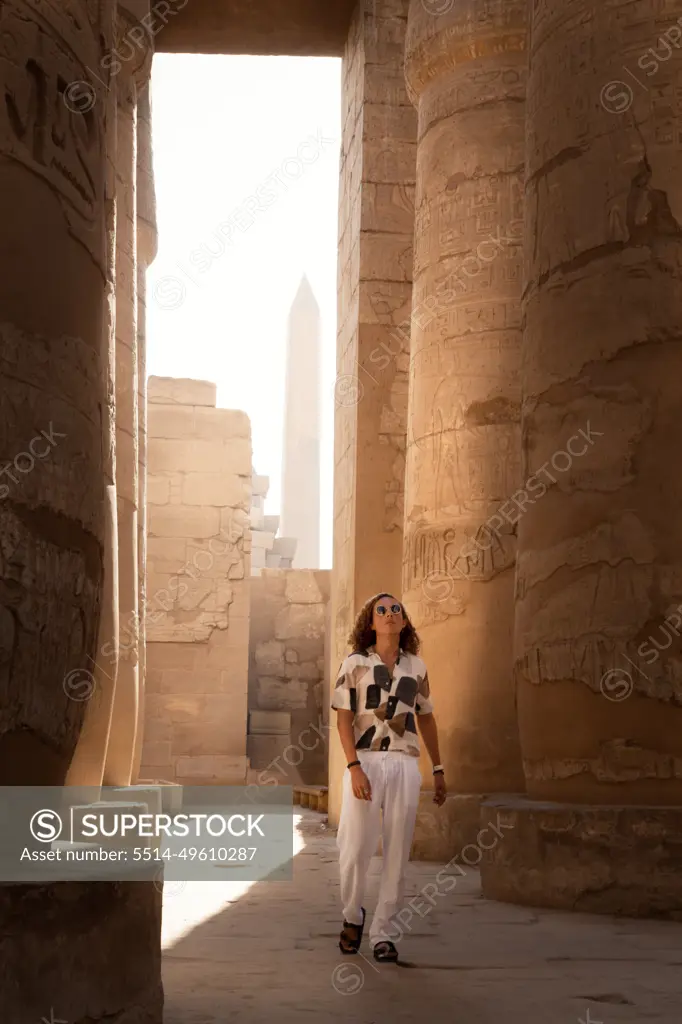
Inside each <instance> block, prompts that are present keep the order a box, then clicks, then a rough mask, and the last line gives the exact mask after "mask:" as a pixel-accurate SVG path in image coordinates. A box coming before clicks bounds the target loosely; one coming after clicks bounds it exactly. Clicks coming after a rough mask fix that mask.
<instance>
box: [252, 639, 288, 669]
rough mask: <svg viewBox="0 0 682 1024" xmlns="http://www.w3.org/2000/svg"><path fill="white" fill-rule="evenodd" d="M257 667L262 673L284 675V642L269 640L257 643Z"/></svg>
mask: <svg viewBox="0 0 682 1024" xmlns="http://www.w3.org/2000/svg"><path fill="white" fill-rule="evenodd" d="M254 656H255V659H256V669H257V671H258V672H259V673H260V674H262V675H268V676H281V675H284V644H283V643H282V642H281V641H280V640H269V641H266V642H265V643H260V644H257V645H256V649H255V652H254Z"/></svg>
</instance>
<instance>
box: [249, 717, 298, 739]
mask: <svg viewBox="0 0 682 1024" xmlns="http://www.w3.org/2000/svg"><path fill="white" fill-rule="evenodd" d="M290 734H291V715H290V714H289V712H288V711H250V712H249V735H251V736H260V735H266V736H287V737H288V736H289V735H290Z"/></svg>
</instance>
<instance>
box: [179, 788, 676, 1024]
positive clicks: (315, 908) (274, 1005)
mask: <svg viewBox="0 0 682 1024" xmlns="http://www.w3.org/2000/svg"><path fill="white" fill-rule="evenodd" d="M298 810H299V809H298V808H297V811H298ZM323 821H324V819H323V816H322V815H318V814H316V813H314V812H310V811H301V812H300V814H298V815H297V817H296V824H295V829H296V834H295V848H296V849H297V851H298V852H297V853H296V856H295V859H294V879H293V881H292V882H270V883H267V882H261V883H254V884H253V885H251V886H250V887H243V889H242V891H239V890H238V888H237V887H236V886H235V885H234V884H229V883H225V884H224V886H219V885H215V884H210V883H203V884H202V883H188V884H187V885H185V886H184V887H182V886H181V885H178V884H175V885H173V883H169V884H168V885H167V887H166V893H165V902H164V948H165V957H164V985H165V992H166V1011H165V1017H164V1020H165V1024H225V1022H227V1021H232V1020H235V1021H244V1022H245V1024H266V1022H267V1024H273V1022H276V1024H293V1022H294V1021H295V1022H297V1024H300V1022H301V1021H306V1020H310V1021H313V1020H314V1021H316V1022H317V1021H320V1022H321V1021H322V1020H326V1019H328V1020H332V1021H336V1020H349V1019H350V1020H353V1021H354V1022H357V1024H383V1022H384V1021H398V1022H402V1021H412V1020H416V1019H417V1018H418V1017H419V1018H422V1017H423V1018H427V1019H428V1020H429V1021H430V1022H431V1024H441V1022H444V1024H445V1022H448V1024H452V1022H457V1024H500V1022H501V1021H504V1024H522V1022H523V1024H527V1022H532V1024H538V1022H540V1021H548V1022H551V1024H581V1022H582V1024H599V1022H601V1024H616V1022H618V1021H641V1020H649V1019H650V1020H656V1021H660V1022H661V1024H673V1022H675V1024H679V1022H680V1020H681V1019H682V970H681V968H682V924H671V923H667V922H659V921H637V920H631V919H625V918H619V919H618V918H608V917H598V916H592V915H588V914H562V913H558V912H554V911H543V910H535V909H529V908H525V907H516V906H511V905H507V904H502V903H493V902H489V901H486V900H484V899H483V898H482V897H481V895H480V888H479V881H478V873H477V872H476V871H475V870H473V869H467V871H466V875H465V876H463V877H459V878H458V879H457V885H456V886H455V888H454V889H452V891H451V892H449V893H447V894H445V893H442V895H440V897H434V899H435V904H434V905H432V906H431V909H427V908H428V907H429V904H428V903H427V902H425V901H423V900H421V899H420V900H419V901H415V902H414V906H415V908H419V910H420V912H421V913H422V914H424V916H423V917H420V916H419V915H415V917H414V918H413V919H412V921H411V922H410V930H409V931H408V930H406V931H405V934H404V937H403V938H402V940H401V941H400V942H399V944H398V945H399V948H400V954H401V959H402V965H398V966H396V965H391V964H384V965H377V964H376V963H375V962H374V960H373V959H372V958H371V956H370V955H369V949H368V946H367V938H366V937H365V939H364V940H363V950H362V954H361V955H359V956H356V957H342V956H341V955H340V953H339V950H338V946H337V936H338V931H339V927H340V913H339V885H338V876H337V852H336V845H335V844H336V838H335V835H334V833H333V832H331V831H330V830H327V829H326V828H325V827H324V825H323ZM380 867H381V860H380V858H375V859H374V861H373V863H372V874H371V878H370V884H369V892H368V899H367V901H366V902H367V906H368V909H370V910H371V909H372V908H373V906H374V894H375V892H376V886H377V879H378V875H379V871H380ZM439 867H440V866H439V865H435V864H428V863H423V862H413V863H411V864H410V869H409V876H408V891H407V898H410V897H412V896H416V895H417V894H418V893H419V892H420V890H422V888H423V887H424V886H425V885H427V884H428V883H429V882H433V881H434V880H435V876H436V873H437V872H438V870H439ZM244 889H245V890H246V891H244Z"/></svg>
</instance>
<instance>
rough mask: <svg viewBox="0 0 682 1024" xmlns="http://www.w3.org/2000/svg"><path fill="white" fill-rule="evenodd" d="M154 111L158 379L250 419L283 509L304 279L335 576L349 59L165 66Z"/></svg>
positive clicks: (152, 280) (157, 64) (274, 502)
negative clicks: (317, 354) (189, 380)
mask: <svg viewBox="0 0 682 1024" xmlns="http://www.w3.org/2000/svg"><path fill="white" fill-rule="evenodd" d="M152 104H153V137H154V170H155V177H156V197H157V215H158V225H159V252H158V256H157V258H156V260H155V262H154V264H153V265H152V267H151V268H150V271H149V275H148V282H147V294H148V320H147V331H148V346H149V348H148V373H149V374H150V375H156V376H168V377H194V378H199V379H202V380H211V381H214V382H215V383H216V384H217V385H218V405H219V406H221V407H223V408H230V409H243V410H244V411H245V412H247V413H248V415H249V417H250V419H251V427H252V432H253V449H254V456H253V457H254V466H255V469H256V471H257V472H258V473H262V474H265V475H267V476H269V477H270V493H269V495H268V501H267V506H266V509H267V511H268V512H269V513H277V512H279V505H280V484H281V459H282V431H283V423H284V383H283V382H284V372H285V352H286V329H287V318H288V313H289V307H290V305H291V302H292V300H293V298H294V295H295V293H296V290H297V288H298V285H299V282H300V279H301V277H302V275H303V274H304V273H305V274H307V275H308V278H309V279H310V282H311V285H312V287H313V291H314V292H315V295H316V297H317V300H318V302H319V304H320V309H321V313H322V382H321V387H322V408H323V433H322V451H321V465H322V479H321V487H322V509H321V517H322V522H321V539H322V562H321V565H322V567H323V568H330V567H331V553H332V514H333V513H332V484H333V424H334V397H333V391H334V376H335V365H336V259H337V231H338V187H339V148H340V132H341V126H340V110H341V61H340V60H336V59H331V58H324V59H323V58H294V57H226V56H195V55H177V54H157V55H156V56H155V58H154V65H153V71H152ZM249 211H250V212H249ZM221 227H222V231H221Z"/></svg>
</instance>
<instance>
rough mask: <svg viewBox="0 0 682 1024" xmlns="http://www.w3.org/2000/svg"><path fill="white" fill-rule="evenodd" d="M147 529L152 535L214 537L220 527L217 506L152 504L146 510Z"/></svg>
mask: <svg viewBox="0 0 682 1024" xmlns="http://www.w3.org/2000/svg"><path fill="white" fill-rule="evenodd" d="M148 522H149V526H148V531H149V534H150V535H151V536H153V537H192V538H194V539H195V540H196V539H197V538H207V539H208V538H209V537H215V536H217V534H218V531H219V529H220V513H219V511H218V509H217V508H197V507H191V506H188V505H152V506H151V507H150V508H149V510H148Z"/></svg>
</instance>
